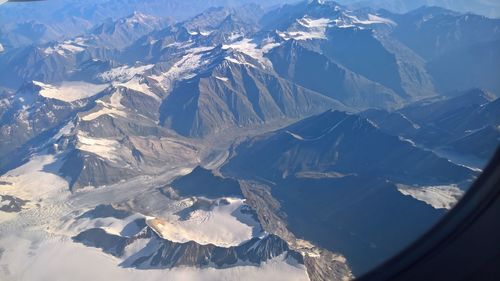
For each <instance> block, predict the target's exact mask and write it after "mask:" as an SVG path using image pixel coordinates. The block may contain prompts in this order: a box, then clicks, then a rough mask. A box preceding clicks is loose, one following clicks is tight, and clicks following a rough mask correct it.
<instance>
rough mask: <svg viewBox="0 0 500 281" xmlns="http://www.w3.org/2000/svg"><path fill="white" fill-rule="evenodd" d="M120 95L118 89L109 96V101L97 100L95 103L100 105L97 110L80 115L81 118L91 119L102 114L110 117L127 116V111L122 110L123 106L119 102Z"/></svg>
mask: <svg viewBox="0 0 500 281" xmlns="http://www.w3.org/2000/svg"><path fill="white" fill-rule="evenodd" d="M121 99H122V95H121V93H120V91H119V90H118V91H115V92H114V93H113V94H112V95H111V97H110V98H109V100H110V102H109V103H108V102H105V101H103V100H97V101H96V103H97V104H98V105H100V106H101V108H100V109H99V110H98V111H95V112H91V113H88V114H86V115H84V116H82V120H84V121H91V120H94V119H96V118H98V117H100V116H102V115H110V116H112V117H117V116H121V117H127V113H126V112H125V111H124V109H125V107H124V106H123V105H122V104H121Z"/></svg>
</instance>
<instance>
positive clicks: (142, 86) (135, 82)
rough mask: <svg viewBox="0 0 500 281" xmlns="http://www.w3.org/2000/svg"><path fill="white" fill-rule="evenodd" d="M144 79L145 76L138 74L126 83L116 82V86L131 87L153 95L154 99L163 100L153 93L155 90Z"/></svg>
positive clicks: (150, 95) (147, 94)
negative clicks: (138, 75)
mask: <svg viewBox="0 0 500 281" xmlns="http://www.w3.org/2000/svg"><path fill="white" fill-rule="evenodd" d="M142 79H143V78H141V77H137V76H136V77H133V78H132V79H130V80H129V81H127V82H125V83H117V84H114V86H115V87H124V88H127V89H131V90H134V91H137V92H140V93H143V94H145V95H146V96H149V97H152V98H153V99H155V100H157V101H160V100H161V99H160V97H158V96H157V95H156V94H155V93H153V91H152V90H151V88H150V87H149V86H148V84H147V83H145V81H143V80H142Z"/></svg>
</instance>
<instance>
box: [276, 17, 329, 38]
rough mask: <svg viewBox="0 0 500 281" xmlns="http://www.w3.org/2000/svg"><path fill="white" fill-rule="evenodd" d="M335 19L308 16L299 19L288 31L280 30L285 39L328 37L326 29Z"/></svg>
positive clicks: (280, 34) (279, 33)
mask: <svg viewBox="0 0 500 281" xmlns="http://www.w3.org/2000/svg"><path fill="white" fill-rule="evenodd" d="M332 22H333V21H332V20H331V19H327V18H319V19H312V18H309V17H307V16H305V17H303V18H301V19H297V24H296V25H294V27H293V28H292V29H291V30H290V29H289V30H288V31H286V32H278V35H279V36H280V37H281V38H283V39H284V40H290V39H294V40H314V39H320V40H323V39H327V38H326V29H327V28H328V27H329V26H330V23H332Z"/></svg>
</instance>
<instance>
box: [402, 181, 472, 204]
mask: <svg viewBox="0 0 500 281" xmlns="http://www.w3.org/2000/svg"><path fill="white" fill-rule="evenodd" d="M398 191H399V192H401V193H402V194H403V195H407V196H411V197H413V198H415V199H417V200H419V201H422V202H425V203H426V204H428V205H431V206H432V207H434V208H435V209H448V210H449V209H451V208H452V207H453V206H454V205H455V204H456V203H457V202H458V200H459V199H460V198H462V196H463V194H464V191H463V190H461V189H460V188H458V187H457V186H456V185H440V186H423V187H411V186H405V185H398Z"/></svg>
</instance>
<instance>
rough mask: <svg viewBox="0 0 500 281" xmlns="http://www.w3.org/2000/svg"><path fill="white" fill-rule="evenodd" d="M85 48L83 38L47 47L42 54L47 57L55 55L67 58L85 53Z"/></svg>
mask: <svg viewBox="0 0 500 281" xmlns="http://www.w3.org/2000/svg"><path fill="white" fill-rule="evenodd" d="M85 47H86V45H85V43H84V40H83V38H81V37H79V38H76V39H75V40H66V41H64V42H62V43H58V44H56V45H54V46H50V47H47V48H45V49H44V50H43V52H44V53H45V54H47V55H51V54H54V53H57V54H59V55H61V56H67V55H70V54H76V53H81V52H83V51H85Z"/></svg>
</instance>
